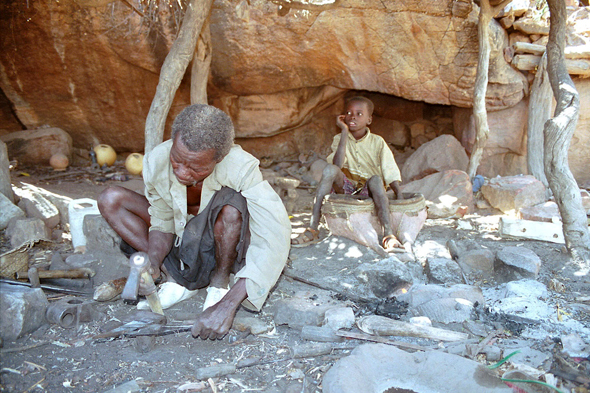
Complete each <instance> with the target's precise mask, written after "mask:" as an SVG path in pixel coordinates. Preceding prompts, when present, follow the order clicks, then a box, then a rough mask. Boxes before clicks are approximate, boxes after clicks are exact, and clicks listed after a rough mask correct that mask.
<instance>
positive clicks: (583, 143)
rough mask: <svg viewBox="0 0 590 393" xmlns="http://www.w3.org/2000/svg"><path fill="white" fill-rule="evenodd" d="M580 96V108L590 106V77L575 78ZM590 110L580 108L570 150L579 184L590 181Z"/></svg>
mask: <svg viewBox="0 0 590 393" xmlns="http://www.w3.org/2000/svg"><path fill="white" fill-rule="evenodd" d="M573 81H574V84H575V86H576V90H577V91H578V94H579V96H580V108H590V79H588V78H586V79H582V78H574V79H573ZM588 146H590V111H588V110H580V117H579V118H578V123H577V126H576V130H575V131H574V135H573V136H572V140H571V143H570V147H569V150H568V162H569V167H570V169H571V171H572V174H573V175H574V178H575V179H576V181H577V182H578V183H579V184H584V183H590V171H589V170H588V163H589V162H590V149H588Z"/></svg>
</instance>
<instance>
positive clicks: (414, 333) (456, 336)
mask: <svg viewBox="0 0 590 393" xmlns="http://www.w3.org/2000/svg"><path fill="white" fill-rule="evenodd" d="M357 325H358V327H359V329H361V330H362V331H363V332H365V333H367V334H373V335H377V336H402V337H422V338H429V339H432V340H440V341H460V340H466V339H467V338H468V337H469V336H468V335H467V334H466V333H460V332H455V331H452V330H446V329H440V328H434V327H430V326H420V325H414V324H412V323H409V322H402V321H396V320H394V319H391V318H386V317H382V316H378V315H369V316H366V317H363V318H361V319H360V320H359V321H358V322H357Z"/></svg>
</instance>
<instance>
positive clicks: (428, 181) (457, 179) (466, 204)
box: [402, 170, 474, 218]
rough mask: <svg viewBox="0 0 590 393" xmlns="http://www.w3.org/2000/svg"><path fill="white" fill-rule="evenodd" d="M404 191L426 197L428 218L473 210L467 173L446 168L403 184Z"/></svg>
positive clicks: (452, 215)
mask: <svg viewBox="0 0 590 393" xmlns="http://www.w3.org/2000/svg"><path fill="white" fill-rule="evenodd" d="M402 190H403V192H409V193H420V194H422V195H424V198H426V207H427V208H428V218H448V217H457V216H459V217H462V216H463V215H465V214H466V213H469V212H471V211H473V208H474V199H473V192H472V186H471V181H470V180H469V176H468V175H467V173H465V172H462V171H458V170H446V171H444V172H439V173H435V174H432V175H430V176H426V177H425V178H423V179H420V180H416V181H413V182H411V183H408V184H404V185H403V186H402Z"/></svg>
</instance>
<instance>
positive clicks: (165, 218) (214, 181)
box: [143, 140, 291, 310]
mask: <svg viewBox="0 0 590 393" xmlns="http://www.w3.org/2000/svg"><path fill="white" fill-rule="evenodd" d="M171 147H172V140H168V141H166V142H164V143H161V144H160V145H158V146H156V147H155V148H154V150H152V151H151V152H150V153H149V154H146V156H145V158H144V163H143V178H144V182H145V195H146V197H147V199H148V201H149V203H150V207H149V214H150V217H151V227H150V231H152V230H158V231H161V232H165V233H174V234H176V235H177V236H178V237H179V238H182V234H183V232H184V227H185V226H186V223H187V221H188V220H189V219H190V217H189V215H188V214H187V206H186V201H187V192H186V186H183V185H182V184H180V183H179V182H178V180H177V179H176V176H174V173H173V172H172V165H171V164H170V158H169V156H170V148H171ZM258 165H259V161H258V160H257V159H256V158H255V157H254V156H252V155H251V154H249V153H247V152H245V151H244V150H242V148H241V147H240V146H238V145H234V146H233V147H232V149H231V150H230V152H229V154H228V155H227V156H226V157H225V158H224V159H223V160H222V161H221V162H219V163H218V164H217V165H215V168H214V170H213V173H211V175H209V176H208V177H207V178H206V179H205V180H204V181H203V189H202V193H201V205H200V208H199V213H200V212H201V210H202V209H204V208H205V207H206V206H207V204H208V203H209V201H210V200H211V198H212V196H213V194H214V193H215V192H216V191H218V190H220V189H221V187H223V186H226V187H229V188H232V189H234V190H236V191H238V192H240V193H241V194H242V195H243V196H244V198H246V201H247V203H248V212H249V213H250V236H251V239H250V246H249V247H248V251H247V252H246V265H245V266H244V267H243V268H242V269H241V270H240V271H239V272H238V273H237V274H236V280H237V279H239V278H245V279H246V290H247V292H248V298H247V302H249V303H251V306H253V307H254V308H255V309H257V310H260V309H261V308H262V305H263V304H264V301H265V300H266V298H267V296H268V292H269V291H270V289H271V288H272V287H273V286H274V284H275V283H276V282H277V280H278V278H279V276H280V274H281V272H282V270H283V267H284V266H285V263H286V262H287V257H288V255H289V247H290V237H291V223H290V221H289V217H288V215H287V211H286V210H285V207H284V205H283V203H282V201H281V199H280V198H279V196H278V195H277V194H276V192H275V191H274V190H273V189H272V187H271V186H270V185H269V184H268V182H267V181H265V180H263V179H262V174H261V172H260V169H259V167H258ZM245 305H247V306H248V305H249V304H245Z"/></svg>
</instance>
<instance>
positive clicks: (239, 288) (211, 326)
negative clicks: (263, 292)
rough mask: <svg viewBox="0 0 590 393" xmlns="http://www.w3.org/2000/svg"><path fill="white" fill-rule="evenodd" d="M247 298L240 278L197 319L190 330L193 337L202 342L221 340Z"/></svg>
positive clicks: (243, 283) (243, 280)
mask: <svg viewBox="0 0 590 393" xmlns="http://www.w3.org/2000/svg"><path fill="white" fill-rule="evenodd" d="M247 297H248V293H247V292H246V279H244V278H240V279H239V280H238V282H236V283H235V284H234V286H233V287H232V288H231V289H230V290H229V292H228V293H226V294H225V296H224V297H223V299H221V301H220V302H219V303H217V304H215V305H213V306H211V307H209V308H208V309H206V310H205V311H203V312H202V313H201V315H199V316H198V317H197V321H196V322H195V324H194V325H193V327H192V329H191V333H192V335H193V337H194V338H197V337H201V338H202V339H203V340H206V339H210V340H215V339H221V338H223V337H224V336H225V335H226V334H227V332H229V329H231V326H232V324H233V322H234V317H235V316H236V311H237V310H238V307H239V306H240V304H241V303H242V302H243V301H244V299H246V298H247Z"/></svg>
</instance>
